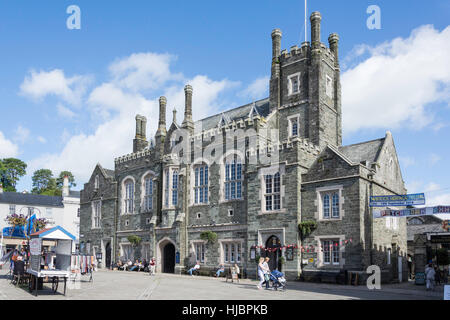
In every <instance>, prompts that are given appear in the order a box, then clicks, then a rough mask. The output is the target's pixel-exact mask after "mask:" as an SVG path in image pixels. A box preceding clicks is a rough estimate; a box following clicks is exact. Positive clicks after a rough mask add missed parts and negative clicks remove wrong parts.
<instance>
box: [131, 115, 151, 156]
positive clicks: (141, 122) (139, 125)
mask: <svg viewBox="0 0 450 320" xmlns="http://www.w3.org/2000/svg"><path fill="white" fill-rule="evenodd" d="M146 128H147V118H146V117H144V116H141V115H137V116H136V136H135V138H134V140H133V153H136V152H140V151H142V150H144V149H145V148H146V147H147V146H148V142H147V136H146V135H147V134H146V131H147V129H146Z"/></svg>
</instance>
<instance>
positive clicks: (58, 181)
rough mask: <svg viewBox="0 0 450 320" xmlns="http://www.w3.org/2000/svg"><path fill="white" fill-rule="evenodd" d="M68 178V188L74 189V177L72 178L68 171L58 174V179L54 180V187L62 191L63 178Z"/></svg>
mask: <svg viewBox="0 0 450 320" xmlns="http://www.w3.org/2000/svg"><path fill="white" fill-rule="evenodd" d="M65 176H68V177H69V187H70V188H72V187H76V186H77V184H76V183H75V177H74V176H73V174H72V172H70V171H63V172H61V173H60V174H59V177H58V178H57V179H56V187H57V188H58V189H60V190H62V188H63V185H64V177H65Z"/></svg>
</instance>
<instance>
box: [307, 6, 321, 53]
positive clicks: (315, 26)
mask: <svg viewBox="0 0 450 320" xmlns="http://www.w3.org/2000/svg"><path fill="white" fill-rule="evenodd" d="M310 20H311V46H312V48H320V22H321V21H322V16H321V15H320V12H318V11H315V12H313V13H312V14H311V18H310Z"/></svg>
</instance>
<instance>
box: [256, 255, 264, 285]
mask: <svg viewBox="0 0 450 320" xmlns="http://www.w3.org/2000/svg"><path fill="white" fill-rule="evenodd" d="M264 270H265V269H264V258H263V257H261V258H259V262H258V277H259V283H258V285H257V288H258V289H259V290H261V289H262V284H263V283H264V281H266V279H265V278H264Z"/></svg>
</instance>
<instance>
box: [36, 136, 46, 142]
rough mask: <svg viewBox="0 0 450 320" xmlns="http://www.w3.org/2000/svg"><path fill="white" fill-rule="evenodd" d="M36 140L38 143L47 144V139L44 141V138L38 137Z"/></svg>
mask: <svg viewBox="0 0 450 320" xmlns="http://www.w3.org/2000/svg"><path fill="white" fill-rule="evenodd" d="M36 139H37V140H38V141H39V142H40V143H47V139H45V138H44V137H41V136H39V137H37V138H36Z"/></svg>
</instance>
